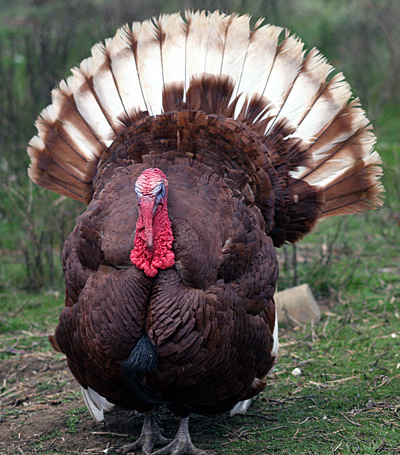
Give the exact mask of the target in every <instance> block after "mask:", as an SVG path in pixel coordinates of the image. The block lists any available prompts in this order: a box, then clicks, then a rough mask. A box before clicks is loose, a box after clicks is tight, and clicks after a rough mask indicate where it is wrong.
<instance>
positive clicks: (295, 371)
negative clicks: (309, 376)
mask: <svg viewBox="0 0 400 455" xmlns="http://www.w3.org/2000/svg"><path fill="white" fill-rule="evenodd" d="M302 374H303V372H302V371H301V370H300V368H295V369H294V370H293V371H292V375H293V376H301V375H302Z"/></svg>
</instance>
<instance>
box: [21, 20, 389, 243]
mask: <svg viewBox="0 0 400 455" xmlns="http://www.w3.org/2000/svg"><path fill="white" fill-rule="evenodd" d="M249 22H250V18H249V17H248V16H238V15H235V14H233V15H230V16H227V15H224V14H221V13H219V12H214V13H206V12H204V11H203V12H195V13H190V12H187V13H186V15H185V18H182V16H181V15H180V14H174V15H163V16H160V17H159V18H153V19H152V20H148V21H145V22H143V23H138V22H136V23H133V24H132V26H131V27H128V26H124V27H122V28H120V29H119V30H118V31H117V33H116V35H115V36H114V38H110V39H107V40H106V41H105V44H104V45H103V44H97V45H95V46H94V47H93V48H92V56H91V57H90V58H88V59H86V60H84V61H83V62H82V63H81V64H80V66H79V67H78V68H74V69H73V70H72V76H71V77H69V78H68V79H67V80H66V81H62V82H61V84H60V86H59V87H58V88H56V89H55V90H53V93H52V96H53V102H52V104H51V105H50V106H49V107H47V108H46V109H44V110H43V111H42V113H41V114H40V116H39V118H38V120H37V123H36V125H37V128H38V135H37V136H35V137H34V138H32V140H31V141H30V144H29V149H28V152H29V154H30V156H31V161H32V163H31V167H30V170H29V175H30V177H31V178H32V179H33V180H34V181H35V182H36V183H38V184H39V185H42V186H44V187H46V188H48V189H50V190H52V191H55V192H57V193H60V194H63V195H66V196H68V197H71V198H74V199H77V200H80V201H84V202H86V203H88V202H89V201H90V199H91V197H92V194H93V181H94V180H95V177H96V174H97V173H98V164H99V161H100V159H101V157H102V155H103V154H104V152H105V151H106V150H107V149H108V148H109V147H110V145H111V144H112V142H113V141H114V140H115V139H116V138H118V137H119V136H120V135H121V134H122V133H123V131H124V130H125V129H126V128H128V127H130V126H132V125H134V124H135V122H138V121H139V120H140V119H143V118H145V117H148V116H159V115H160V114H163V113H166V112H172V111H183V110H192V111H196V110H197V111H202V112H204V113H206V114H207V115H217V116H222V117H224V118H226V119H232V120H233V121H234V122H238V123H240V124H242V125H245V128H247V130H248V132H249V133H248V134H249V137H251V140H252V141H254V142H255V143H257V144H258V143H260V144H261V145H260V147H259V149H260V150H261V149H262V150H264V151H263V152H262V153H264V154H265V160H266V161H265V162H267V163H269V167H270V169H268V168H267V166H265V169H264V171H265V173H266V174H268V178H269V180H270V181H271V184H272V186H273V188H274V192H275V195H276V197H275V202H274V207H273V208H271V206H270V205H269V206H268V204H267V202H265V207H267V206H268V207H269V210H270V211H271V210H273V212H274V214H273V217H274V220H273V224H274V228H273V231H272V232H271V236H272V237H273V239H274V242H275V244H276V245H280V244H282V243H283V242H285V241H289V242H293V241H296V240H298V239H299V238H301V237H302V236H303V235H304V234H305V233H307V232H308V231H309V230H310V229H312V227H313V226H314V225H315V223H316V220H317V219H318V218H320V217H327V216H331V215H341V214H345V213H349V212H357V211H364V210H368V209H370V208H375V207H378V206H380V205H381V204H382V200H381V198H380V196H381V193H382V192H383V188H382V186H381V184H380V183H379V176H380V175H381V169H380V166H379V165H380V158H379V155H378V153H377V152H375V151H374V150H373V147H374V143H375V137H374V135H373V133H372V129H371V126H370V124H369V122H368V120H367V118H366V116H365V113H364V111H363V110H362V109H361V107H360V105H359V101H358V100H357V99H352V94H351V91H350V88H349V86H348V84H347V83H346V82H345V80H344V78H343V75H342V74H337V75H335V76H333V77H330V74H331V72H332V70H333V68H332V67H331V66H330V65H329V64H328V63H327V61H326V59H325V58H324V57H323V56H322V55H321V54H320V53H319V52H318V51H317V50H316V49H312V50H311V51H310V52H309V53H308V54H306V52H305V51H304V48H303V43H302V42H301V41H300V40H299V39H298V38H296V37H294V36H292V35H289V33H288V32H287V31H284V30H283V29H282V28H280V27H275V26H272V25H263V24H262V20H260V21H258V22H257V23H256V25H255V27H254V28H253V29H251V28H250V25H249ZM228 123H229V122H228ZM229 125H231V126H229V128H230V129H229V128H228V129H227V131H228V130H229V131H231V130H232V128H233V126H232V125H234V123H232V122H230V123H229ZM229 131H228V133H229ZM228 133H227V134H228ZM229 134H231V133H229ZM257 147H258V146H257ZM239 154H240V152H238V153H237V154H236V156H239ZM232 159H234V160H236V162H239V161H240V159H239V158H237V157H236V158H232ZM245 161H246V160H243V162H245ZM260 166H262V164H260ZM243 170H244V172H247V168H246V169H243ZM227 172H230V174H231V175H233V174H235V176H236V177H237V181H239V180H240V179H241V180H242V181H243V182H245V180H246V179H244V180H243V176H242V177H239V173H238V171H237V170H231V171H227ZM249 175H251V172H250V174H249ZM249 178H250V177H249ZM250 180H251V178H250ZM244 186H245V184H244V183H243V187H244ZM267 186H268V185H264V189H262V185H261V186H260V185H259V187H260V188H259V189H258V190H255V191H256V192H257V191H261V192H262V191H267V190H266V187H267ZM253 199H254V201H256V202H257V201H261V200H264V201H265V200H266V197H264V199H263V196H262V195H261V196H260V195H257V194H254V198H253ZM263 213H264V212H263ZM264 215H265V216H266V217H267V215H266V213H264Z"/></svg>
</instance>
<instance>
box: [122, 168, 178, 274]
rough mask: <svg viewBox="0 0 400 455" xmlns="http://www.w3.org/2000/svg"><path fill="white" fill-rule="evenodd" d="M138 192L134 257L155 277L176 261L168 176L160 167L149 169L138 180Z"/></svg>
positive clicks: (133, 258) (141, 267) (135, 261)
mask: <svg viewBox="0 0 400 455" xmlns="http://www.w3.org/2000/svg"><path fill="white" fill-rule="evenodd" d="M135 192H136V196H137V200H138V206H139V219H138V221H137V224H136V235H135V243H134V248H133V250H132V252H131V256H130V258H131V261H132V263H133V264H134V265H135V266H136V267H137V268H138V269H141V270H143V271H144V273H145V274H146V275H147V276H148V277H151V278H153V277H155V276H156V275H157V273H158V269H168V268H169V267H172V266H173V265H174V263H175V255H174V253H173V251H172V242H173V240H174V239H173V236H172V230H171V223H170V221H169V218H168V207H167V196H168V181H167V178H166V176H165V175H164V173H163V172H162V171H160V170H159V169H156V168H150V169H146V170H145V171H144V172H143V173H142V174H141V175H140V176H139V177H138V179H137V181H136V184H135Z"/></svg>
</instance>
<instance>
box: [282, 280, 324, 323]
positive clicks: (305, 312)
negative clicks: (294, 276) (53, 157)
mask: <svg viewBox="0 0 400 455" xmlns="http://www.w3.org/2000/svg"><path fill="white" fill-rule="evenodd" d="M274 299H275V303H276V307H277V311H278V321H279V322H280V323H281V322H283V323H287V322H295V323H296V322H300V323H301V324H306V323H308V322H312V321H313V322H318V321H319V320H320V319H321V310H320V309H319V306H318V304H317V302H316V300H315V298H314V296H313V294H312V292H311V289H310V287H309V286H308V284H301V285H300V286H295V287H294V288H289V289H285V290H284V291H280V292H277V293H276V294H275V296H274Z"/></svg>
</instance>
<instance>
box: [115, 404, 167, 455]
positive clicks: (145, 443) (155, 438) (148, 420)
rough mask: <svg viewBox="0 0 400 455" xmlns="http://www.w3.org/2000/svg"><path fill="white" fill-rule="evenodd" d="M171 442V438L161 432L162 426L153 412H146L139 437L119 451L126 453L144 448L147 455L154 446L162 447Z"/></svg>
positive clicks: (124, 454)
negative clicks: (158, 423)
mask: <svg viewBox="0 0 400 455" xmlns="http://www.w3.org/2000/svg"><path fill="white" fill-rule="evenodd" d="M169 442H171V439H168V438H165V437H164V436H163V435H162V434H161V430H160V427H159V426H158V425H157V423H156V421H155V420H154V417H153V415H152V413H151V412H146V413H145V416H144V423H143V427H142V433H141V434H140V436H139V439H138V440H137V441H135V442H133V443H132V444H127V445H125V446H122V447H121V448H120V449H119V450H118V452H119V453H121V454H122V455H126V454H128V453H130V452H133V451H135V450H138V449H140V450H142V452H143V453H144V454H145V455H150V454H151V453H152V450H153V449H154V447H160V446H163V445H165V444H168V443H169Z"/></svg>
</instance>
